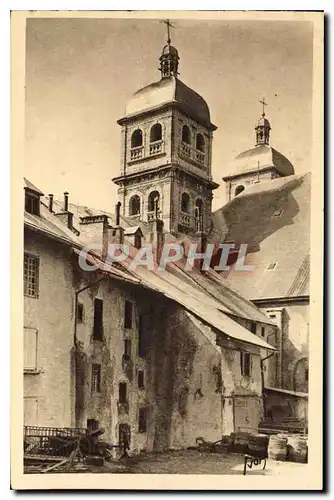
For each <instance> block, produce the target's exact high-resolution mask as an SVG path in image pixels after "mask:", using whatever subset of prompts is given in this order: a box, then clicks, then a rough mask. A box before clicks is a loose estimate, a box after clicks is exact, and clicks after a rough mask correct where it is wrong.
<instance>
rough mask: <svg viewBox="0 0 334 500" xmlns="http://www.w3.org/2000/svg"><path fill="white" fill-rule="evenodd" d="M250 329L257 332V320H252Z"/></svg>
mask: <svg viewBox="0 0 334 500" xmlns="http://www.w3.org/2000/svg"><path fill="white" fill-rule="evenodd" d="M250 331H251V332H252V333H256V323H255V321H252V322H251V325H250Z"/></svg>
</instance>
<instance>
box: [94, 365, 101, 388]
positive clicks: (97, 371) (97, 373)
mask: <svg viewBox="0 0 334 500" xmlns="http://www.w3.org/2000/svg"><path fill="white" fill-rule="evenodd" d="M92 392H101V365H96V364H93V365H92Z"/></svg>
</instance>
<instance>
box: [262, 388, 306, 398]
mask: <svg viewBox="0 0 334 500" xmlns="http://www.w3.org/2000/svg"><path fill="white" fill-rule="evenodd" d="M264 390H265V391H271V392H279V393H282V394H286V395H288V396H296V397H297V398H304V399H308V394H307V392H295V391H289V390H288V389H278V388H276V387H265V388H264Z"/></svg>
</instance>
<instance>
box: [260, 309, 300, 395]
mask: <svg viewBox="0 0 334 500" xmlns="http://www.w3.org/2000/svg"><path fill="white" fill-rule="evenodd" d="M263 309H265V312H266V314H268V315H269V317H270V318H271V319H272V320H273V321H275V322H277V326H278V334H277V348H278V349H280V348H281V342H280V338H281V336H282V350H281V355H280V354H278V355H277V363H278V364H281V368H280V367H278V370H277V372H278V373H279V372H280V370H281V373H282V388H283V389H288V390H292V391H297V392H306V393H307V392H308V357H309V352H308V335H309V304H308V301H303V302H301V301H298V300H296V302H295V303H291V302H287V303H285V304H284V303H280V305H279V306H278V307H275V306H273V307H268V305H267V307H265V308H263ZM272 362H273V361H272V360H269V361H268V366H269V365H270V363H272ZM279 380H280V378H279V377H278V382H277V384H276V387H279V386H280V385H279Z"/></svg>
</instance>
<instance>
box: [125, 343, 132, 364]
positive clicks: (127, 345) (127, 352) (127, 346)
mask: <svg viewBox="0 0 334 500" xmlns="http://www.w3.org/2000/svg"><path fill="white" fill-rule="evenodd" d="M124 356H125V359H126V360H127V361H130V359H131V340H130V339H125V340H124Z"/></svg>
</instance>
